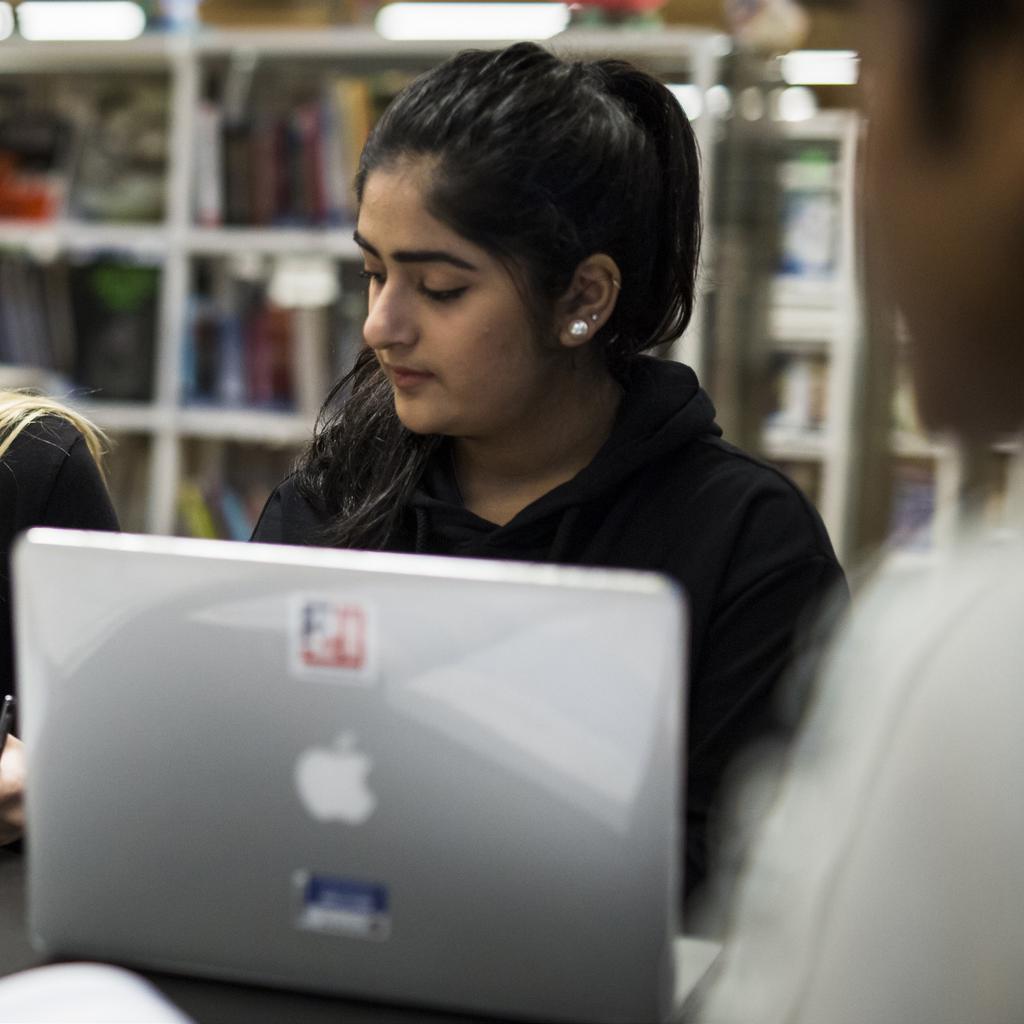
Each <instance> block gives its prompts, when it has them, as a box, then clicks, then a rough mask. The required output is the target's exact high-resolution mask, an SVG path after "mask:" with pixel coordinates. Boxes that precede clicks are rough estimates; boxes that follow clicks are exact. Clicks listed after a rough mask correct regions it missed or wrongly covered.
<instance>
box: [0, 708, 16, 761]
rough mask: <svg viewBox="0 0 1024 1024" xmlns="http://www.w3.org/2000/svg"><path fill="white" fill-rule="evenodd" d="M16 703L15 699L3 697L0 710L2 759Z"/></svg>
mask: <svg viewBox="0 0 1024 1024" xmlns="http://www.w3.org/2000/svg"><path fill="white" fill-rule="evenodd" d="M16 703H17V701H16V700H15V698H14V697H12V696H11V695H10V694H7V696H6V697H4V703H3V707H2V708H0V757H3V753H4V747H5V746H7V735H8V733H9V732H10V731H11V719H13V718H14V705H15V704H16Z"/></svg>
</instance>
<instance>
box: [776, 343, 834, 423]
mask: <svg viewBox="0 0 1024 1024" xmlns="http://www.w3.org/2000/svg"><path fill="white" fill-rule="evenodd" d="M828 374H829V359H828V356H827V355H826V354H824V353H814V354H793V353H789V352H775V353H773V354H772V358H771V364H770V366H769V380H770V382H771V401H770V405H769V413H768V416H767V417H766V419H765V427H766V428H767V429H769V430H771V431H773V432H774V433H776V434H780V435H786V434H791V435H794V436H799V435H801V434H807V433H810V432H816V431H820V430H822V429H823V428H824V427H825V425H826V423H827V421H828Z"/></svg>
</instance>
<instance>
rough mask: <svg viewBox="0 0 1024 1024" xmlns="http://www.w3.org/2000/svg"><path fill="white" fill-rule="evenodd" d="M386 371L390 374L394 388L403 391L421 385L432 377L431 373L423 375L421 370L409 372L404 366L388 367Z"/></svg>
mask: <svg viewBox="0 0 1024 1024" xmlns="http://www.w3.org/2000/svg"><path fill="white" fill-rule="evenodd" d="M388 370H389V372H390V374H391V380H392V383H394V385H395V387H396V388H402V389H403V390H407V389H409V388H414V387H416V386H417V385H418V384H423V383H424V382H425V381H428V380H430V379H431V378H432V377H433V376H434V375H433V374H432V373H424V372H423V371H421V370H410V369H408V368H407V367H404V366H391V367H388Z"/></svg>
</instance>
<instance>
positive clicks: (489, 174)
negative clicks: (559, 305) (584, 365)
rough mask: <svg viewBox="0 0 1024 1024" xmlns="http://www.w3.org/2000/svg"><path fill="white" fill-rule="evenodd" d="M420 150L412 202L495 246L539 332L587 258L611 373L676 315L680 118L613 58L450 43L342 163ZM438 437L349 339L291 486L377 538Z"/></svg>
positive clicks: (682, 299) (656, 341) (681, 246)
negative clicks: (601, 308)
mask: <svg viewBox="0 0 1024 1024" xmlns="http://www.w3.org/2000/svg"><path fill="white" fill-rule="evenodd" d="M409 158H412V159H427V160H429V161H430V162H431V170H432V173H431V175H430V178H429V181H430V185H429V188H430V192H429V194H428V195H427V196H426V197H425V203H426V206H427V209H428V210H429V212H430V213H431V214H432V215H433V216H434V217H435V218H436V219H437V220H439V221H441V222H442V223H444V224H446V225H448V226H449V227H451V228H452V229H453V230H455V231H456V232H457V233H458V234H460V235H462V236H463V237H464V238H466V239H467V240H469V241H471V242H473V243H475V244H476V245H479V246H480V247H481V248H483V249H485V250H486V251H488V252H490V253H491V254H493V255H494V256H496V257H497V258H499V259H501V260H502V261H503V262H504V263H505V264H506V266H507V267H508V268H509V271H510V272H511V273H512V274H513V276H514V278H515V280H516V281H517V283H518V284H519V286H520V288H521V290H522V293H523V296H524V299H525V300H526V303H527V307H528V309H529V310H530V311H531V312H532V314H533V316H534V319H535V321H536V323H537V325H538V330H539V331H544V330H545V329H547V330H551V332H552V336H553V335H554V331H553V330H552V329H551V323H552V316H553V309H554V304H555V302H556V300H557V299H558V298H559V297H561V296H562V295H563V294H564V293H565V292H566V290H567V289H568V287H569V285H570V282H571V280H572V277H573V273H574V271H575V270H576V268H577V266H578V265H579V264H580V262H581V261H582V260H584V259H585V258H586V257H587V256H590V255H592V254H594V253H606V254H607V255H609V256H610V257H611V258H612V259H614V260H615V262H616V263H617V264H618V267H619V269H620V271H621V274H622V286H621V289H620V292H619V297H618V302H617V304H616V307H615V310H614V313H613V314H612V316H611V318H610V319H609V321H608V323H607V324H605V326H604V327H603V328H602V330H601V331H600V332H599V333H598V335H597V336H596V337H595V338H594V339H593V342H592V343H593V344H596V345H598V346H599V347H600V348H601V350H602V351H603V353H604V357H605V359H606V361H607V365H608V368H609V370H610V371H611V372H612V373H613V374H615V375H617V376H624V375H625V374H626V372H627V371H628V367H629V363H630V361H631V360H632V359H633V358H634V357H635V356H636V355H637V353H639V352H642V351H645V350H648V349H652V348H656V347H657V346H659V345H663V344H665V343H667V342H670V341H672V340H673V339H675V338H677V337H678V336H679V335H680V334H681V333H682V332H683V330H684V329H685V328H686V325H687V324H688V323H689V321H690V318H691V316H692V313H693V306H694V294H695V288H696V274H697V265H698V259H699V252H700V237H701V218H700V188H699V168H698V153H697V145H696V140H695V138H694V135H693V131H692V129H691V127H690V124H689V122H688V121H687V119H686V117H685V115H684V114H683V112H682V109H681V108H680V106H679V104H678V102H677V101H676V99H675V98H674V97H673V95H672V94H671V92H669V90H668V89H667V88H666V87H665V86H664V85H662V84H661V83H660V82H658V81H657V80H656V79H654V78H652V77H651V76H649V75H647V74H645V73H643V72H641V71H639V70H637V69H636V68H634V67H632V66H631V65H629V64H626V63H624V62H622V61H617V60H596V61H568V60H562V59H560V58H558V57H556V56H554V55H553V54H551V53H550V52H548V51H547V50H545V49H543V48H542V47H540V46H537V45H534V44H532V43H518V44H516V45H514V46H510V47H508V48H507V49H504V50H498V51H479V50H468V51H465V52H462V53H459V54H457V55H456V56H455V57H452V58H451V59H449V60H447V61H445V62H444V63H442V64H440V65H438V66H437V67H435V68H434V69H433V70H431V71H428V72H427V73H426V74H424V75H422V76H420V77H419V78H417V79H416V80H415V81H413V82H412V83H410V84H409V85H408V86H407V87H406V88H405V89H403V90H402V92H400V93H399V94H398V96H397V97H396V98H395V99H394V100H393V101H392V103H391V104H390V106H389V107H388V108H387V110H386V111H385V112H384V114H383V116H382V117H381V119H380V121H379V122H378V124H377V126H376V127H375V128H374V130H373V132H372V133H371V135H370V137H369V140H368V141H367V143H366V147H365V148H364V150H363V154H362V159H361V161H360V165H359V171H358V174H357V177H356V194H357V197H358V198H359V200H360V201H361V200H362V195H363V191H364V189H365V186H366V181H367V178H368V177H369V175H371V174H372V173H373V172H374V171H376V170H378V169H389V168H392V167H395V166H397V165H398V164H399V163H401V162H402V161H405V160H407V159H409ZM438 441H439V438H436V437H431V436H422V435H416V434H413V433H411V432H410V431H408V430H406V429H405V427H403V426H402V424H401V422H400V421H399V420H398V417H397V415H396V414H395V410H394V400H393V396H392V392H391V387H390V384H389V383H388V381H387V378H386V377H385V376H384V375H383V373H382V372H381V371H380V369H379V367H378V365H377V361H376V358H375V356H374V353H373V352H371V351H369V350H364V351H363V352H361V353H360V355H359V357H358V358H357V360H356V364H355V367H354V368H353V370H352V371H351V372H350V373H349V374H347V375H346V376H345V377H344V378H343V379H342V380H341V381H339V382H338V383H337V384H336V385H335V387H334V388H333V390H332V391H331V393H330V395H329V396H328V399H327V401H326V403H325V405H324V407H323V409H322V410H321V414H320V419H319V422H318V424H317V431H316V436H315V439H314V441H313V442H312V444H311V445H310V447H309V449H308V450H307V451H306V452H305V453H304V455H303V456H302V458H301V460H300V463H299V466H298V470H297V478H296V482H297V485H298V487H299V490H300V492H301V493H302V494H304V495H305V496H306V497H307V498H310V499H312V500H314V501H316V502H317V503H318V505H320V507H322V508H324V510H325V511H326V512H328V514H329V515H330V516H331V517H332V520H333V525H332V527H331V530H330V536H329V537H328V538H327V539H328V540H330V541H331V542H332V543H334V544H336V545H338V546H343V547H366V548H378V547H383V546H386V545H387V543H388V541H389V539H390V538H391V537H392V536H393V535H394V532H395V530H396V528H398V526H399V523H400V519H401V515H402V511H403V508H404V506H405V503H406V501H407V499H408V498H409V497H410V496H411V494H412V491H413V489H414V488H415V486H416V483H417V481H418V479H419V477H420V475H421V473H422V470H423V467H424V465H425V463H426V460H427V459H428V458H429V456H430V453H431V452H432V451H433V449H434V447H435V446H436V445H437V443H438Z"/></svg>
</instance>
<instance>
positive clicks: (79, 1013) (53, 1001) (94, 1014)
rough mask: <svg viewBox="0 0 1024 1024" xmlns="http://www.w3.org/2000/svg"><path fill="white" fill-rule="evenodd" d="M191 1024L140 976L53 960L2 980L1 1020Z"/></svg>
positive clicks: (0, 1023) (11, 1023)
mask: <svg viewBox="0 0 1024 1024" xmlns="http://www.w3.org/2000/svg"><path fill="white" fill-rule="evenodd" d="M58 1022H59V1024H193V1022H192V1020H191V1018H190V1017H186V1016H185V1015H184V1014H183V1013H182V1012H181V1011H180V1010H178V1009H177V1008H176V1007H174V1006H173V1005H172V1004H171V1003H169V1002H168V1001H167V1000H166V999H165V998H164V997H163V996H162V995H161V994H160V993H159V992H158V991H157V990H156V989H155V988H154V987H153V986H152V985H150V984H149V982H148V981H146V980H145V979H143V978H140V977H139V976H138V975H135V974H132V973H131V972H130V971H126V970H123V969H122V968H120V967H110V966H108V965H106V964H90V963H77V964H52V965H50V966H48V967H34V968H32V970H29V971H22V972H21V973H20V974H12V975H9V976H8V977H6V978H4V979H2V980H0V1024H58Z"/></svg>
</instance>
